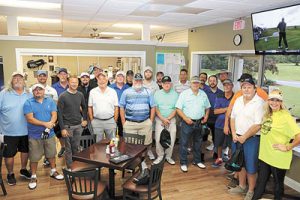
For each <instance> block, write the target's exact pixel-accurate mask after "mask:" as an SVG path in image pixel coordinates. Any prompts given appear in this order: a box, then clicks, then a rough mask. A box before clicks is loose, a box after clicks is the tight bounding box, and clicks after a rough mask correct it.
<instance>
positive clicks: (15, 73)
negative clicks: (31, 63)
mask: <svg viewBox="0 0 300 200" xmlns="http://www.w3.org/2000/svg"><path fill="white" fill-rule="evenodd" d="M15 75H20V76H23V77H24V76H25V74H24V73H23V72H21V71H15V72H13V73H12V75H11V77H13V76H15Z"/></svg>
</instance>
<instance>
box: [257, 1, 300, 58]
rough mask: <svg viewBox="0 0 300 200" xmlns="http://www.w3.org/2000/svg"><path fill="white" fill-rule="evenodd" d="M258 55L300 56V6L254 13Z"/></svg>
mask: <svg viewBox="0 0 300 200" xmlns="http://www.w3.org/2000/svg"><path fill="white" fill-rule="evenodd" d="M251 17H252V30H253V40H254V48H255V53H256V54H286V55H288V54H300V5H299V4H298V5H292V6H287V7H282V8H277V9H272V10H266V11H262V12H257V13H252V14H251Z"/></svg>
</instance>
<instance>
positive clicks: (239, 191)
mask: <svg viewBox="0 0 300 200" xmlns="http://www.w3.org/2000/svg"><path fill="white" fill-rule="evenodd" d="M228 192H229V193H230V194H246V192H247V188H244V189H243V188H241V186H239V185H238V186H236V187H235V188H230V189H229V190H228Z"/></svg>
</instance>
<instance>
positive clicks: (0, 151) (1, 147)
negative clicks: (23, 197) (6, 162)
mask: <svg viewBox="0 0 300 200" xmlns="http://www.w3.org/2000/svg"><path fill="white" fill-rule="evenodd" d="M4 147H5V144H4V143H0V185H1V188H2V192H3V195H4V196H6V195H7V192H6V189H5V186H4V182H3V178H2V160H3V151H4Z"/></svg>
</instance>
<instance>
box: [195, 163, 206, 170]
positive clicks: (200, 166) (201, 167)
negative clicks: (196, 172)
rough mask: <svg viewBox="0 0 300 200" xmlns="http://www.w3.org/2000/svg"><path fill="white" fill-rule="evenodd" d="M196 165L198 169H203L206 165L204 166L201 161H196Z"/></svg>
mask: <svg viewBox="0 0 300 200" xmlns="http://www.w3.org/2000/svg"><path fill="white" fill-rule="evenodd" d="M196 165H197V166H198V167H199V168H200V169H205V168H206V166H205V165H204V164H203V163H201V162H199V163H197V164H196Z"/></svg>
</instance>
